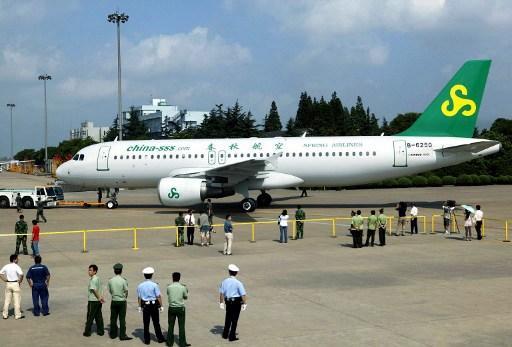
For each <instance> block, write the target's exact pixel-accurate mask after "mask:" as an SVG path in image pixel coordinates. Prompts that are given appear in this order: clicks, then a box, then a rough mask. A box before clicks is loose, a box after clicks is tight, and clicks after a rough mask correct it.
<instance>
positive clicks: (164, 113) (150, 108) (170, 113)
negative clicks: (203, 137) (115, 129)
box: [123, 99, 209, 138]
mask: <svg viewBox="0 0 512 347" xmlns="http://www.w3.org/2000/svg"><path fill="white" fill-rule="evenodd" d="M133 112H136V113H137V115H138V117H139V119H140V120H141V121H142V122H143V123H144V125H145V126H146V127H147V128H148V129H149V133H150V136H151V138H159V137H161V135H162V128H167V129H172V130H176V131H180V130H184V129H187V128H191V127H196V126H198V125H199V124H201V122H202V121H203V118H204V115H205V114H208V113H209V112H208V111H189V110H186V109H180V108H179V106H176V105H170V104H168V103H167V101H166V100H165V99H152V100H151V104H149V105H140V106H132V107H130V110H129V111H124V112H123V118H124V122H125V123H126V122H127V121H128V119H130V116H131V114H132V113H133Z"/></svg>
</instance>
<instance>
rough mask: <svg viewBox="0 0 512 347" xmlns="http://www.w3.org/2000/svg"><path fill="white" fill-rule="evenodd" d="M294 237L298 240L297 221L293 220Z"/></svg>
mask: <svg viewBox="0 0 512 347" xmlns="http://www.w3.org/2000/svg"><path fill="white" fill-rule="evenodd" d="M292 239H293V240H297V221H296V220H294V221H293V228H292Z"/></svg>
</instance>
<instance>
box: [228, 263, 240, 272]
mask: <svg viewBox="0 0 512 347" xmlns="http://www.w3.org/2000/svg"><path fill="white" fill-rule="evenodd" d="M228 270H229V271H235V272H238V271H240V269H239V268H238V266H236V265H235V264H229V266H228Z"/></svg>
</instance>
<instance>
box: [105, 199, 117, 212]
mask: <svg viewBox="0 0 512 347" xmlns="http://www.w3.org/2000/svg"><path fill="white" fill-rule="evenodd" d="M106 206H107V208H108V209H109V210H112V209H114V208H116V203H115V201H113V200H109V201H107V203H106Z"/></svg>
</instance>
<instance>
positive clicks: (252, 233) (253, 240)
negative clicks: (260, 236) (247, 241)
mask: <svg viewBox="0 0 512 347" xmlns="http://www.w3.org/2000/svg"><path fill="white" fill-rule="evenodd" d="M251 242H253V243H254V242H256V240H255V239H254V223H251Z"/></svg>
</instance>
